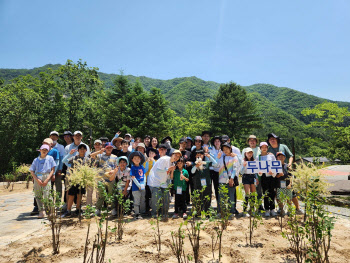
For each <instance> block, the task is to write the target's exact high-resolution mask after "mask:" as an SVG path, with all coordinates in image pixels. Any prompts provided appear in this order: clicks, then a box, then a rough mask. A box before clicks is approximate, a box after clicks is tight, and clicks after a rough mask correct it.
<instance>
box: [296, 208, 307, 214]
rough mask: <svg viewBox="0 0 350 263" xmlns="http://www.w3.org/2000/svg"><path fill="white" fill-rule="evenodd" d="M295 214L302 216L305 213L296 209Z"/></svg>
mask: <svg viewBox="0 0 350 263" xmlns="http://www.w3.org/2000/svg"><path fill="white" fill-rule="evenodd" d="M295 213H296V214H297V215H303V214H304V213H305V212H304V210H303V209H301V208H299V209H296V210H295Z"/></svg>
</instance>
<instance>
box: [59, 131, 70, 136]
mask: <svg viewBox="0 0 350 263" xmlns="http://www.w3.org/2000/svg"><path fill="white" fill-rule="evenodd" d="M65 135H70V136H73V133H71V132H70V131H64V133H63V134H61V136H60V137H64V136H65Z"/></svg>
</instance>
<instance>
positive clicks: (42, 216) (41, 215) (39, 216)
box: [38, 211, 45, 219]
mask: <svg viewBox="0 0 350 263" xmlns="http://www.w3.org/2000/svg"><path fill="white" fill-rule="evenodd" d="M44 217H45V212H44V211H40V212H39V215H38V219H43V218H44Z"/></svg>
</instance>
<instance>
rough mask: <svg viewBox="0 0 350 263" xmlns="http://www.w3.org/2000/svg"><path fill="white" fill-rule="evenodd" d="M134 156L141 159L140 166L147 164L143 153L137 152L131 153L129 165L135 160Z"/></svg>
mask: <svg viewBox="0 0 350 263" xmlns="http://www.w3.org/2000/svg"><path fill="white" fill-rule="evenodd" d="M134 156H139V157H140V158H141V162H140V165H142V164H143V163H144V162H145V156H144V155H143V154H142V153H141V152H139V151H135V152H132V153H130V155H129V157H128V159H129V163H132V158H134Z"/></svg>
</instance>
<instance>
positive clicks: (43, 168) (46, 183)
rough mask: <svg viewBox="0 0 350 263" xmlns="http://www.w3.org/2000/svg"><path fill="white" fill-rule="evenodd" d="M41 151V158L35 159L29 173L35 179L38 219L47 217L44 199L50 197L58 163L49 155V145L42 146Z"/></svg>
mask: <svg viewBox="0 0 350 263" xmlns="http://www.w3.org/2000/svg"><path fill="white" fill-rule="evenodd" d="M39 151H40V156H39V157H37V158H35V159H34V161H33V163H32V165H31V166H30V168H29V171H30V173H31V175H32V177H33V179H34V195H35V199H36V202H37V204H38V210H39V216H38V218H43V217H44V216H45V213H44V203H43V199H45V198H48V197H49V193H50V189H51V177H52V176H53V175H54V172H55V167H56V163H55V161H54V159H53V158H52V156H49V155H48V153H49V151H50V147H49V145H46V144H43V145H41V147H40V150H39Z"/></svg>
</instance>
